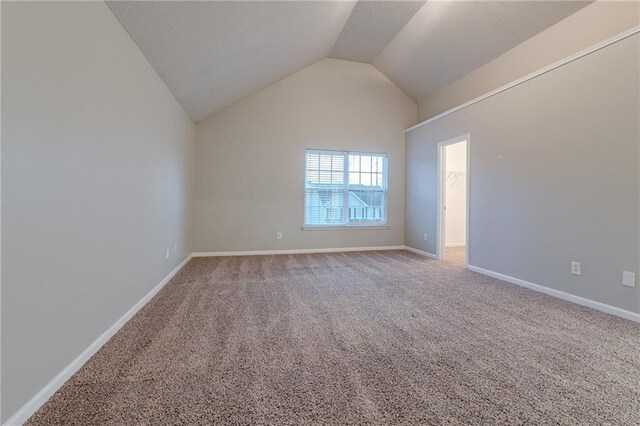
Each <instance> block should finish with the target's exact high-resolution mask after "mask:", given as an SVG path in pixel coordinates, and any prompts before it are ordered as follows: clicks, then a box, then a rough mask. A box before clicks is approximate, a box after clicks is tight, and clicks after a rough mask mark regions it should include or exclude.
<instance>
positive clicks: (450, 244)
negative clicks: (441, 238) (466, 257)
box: [444, 243, 466, 247]
mask: <svg viewBox="0 0 640 426" xmlns="http://www.w3.org/2000/svg"><path fill="white" fill-rule="evenodd" d="M444 246H445V247H464V246H466V244H465V243H448V244H445V245H444Z"/></svg>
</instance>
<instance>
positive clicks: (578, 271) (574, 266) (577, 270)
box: [571, 262, 582, 275]
mask: <svg viewBox="0 0 640 426" xmlns="http://www.w3.org/2000/svg"><path fill="white" fill-rule="evenodd" d="M571 274H572V275H582V266H581V265H580V262H571Z"/></svg>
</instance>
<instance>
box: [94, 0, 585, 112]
mask: <svg viewBox="0 0 640 426" xmlns="http://www.w3.org/2000/svg"><path fill="white" fill-rule="evenodd" d="M589 3H590V2H589V1H452V0H449V1H441V0H440V1H435V0H431V1H428V2H426V4H425V2H424V1H360V2H358V3H357V4H356V2H355V1H201V2H191V1H184V2H183V1H108V2H107V4H108V5H109V7H110V8H111V10H112V11H113V13H114V15H115V16H116V17H117V18H118V20H119V21H120V23H121V24H122V26H123V27H124V29H125V30H126V31H127V32H128V33H129V35H130V36H131V38H132V39H133V41H134V42H135V43H136V44H137V45H138V47H139V48H140V50H141V51H142V53H143V54H144V55H145V56H146V57H147V59H148V60H149V62H150V63H151V65H152V66H153V67H154V68H155V70H156V71H157V72H158V74H159V75H160V77H161V78H162V79H163V80H164V82H165V83H166V84H167V87H168V88H169V89H170V90H171V91H172V92H173V94H174V95H175V97H176V99H177V100H178V102H180V104H181V105H182V106H183V108H184V109H185V110H186V111H187V113H189V115H190V116H191V119H192V120H193V121H194V122H197V121H199V120H201V119H203V118H206V117H208V116H209V115H211V114H213V113H215V112H217V111H220V110H221V109H223V108H225V107H227V106H229V105H231V104H233V103H235V102H237V101H239V100H241V99H243V98H245V97H247V96H249V95H251V94H252V93H255V92H257V91H259V90H261V89H263V88H265V87H267V86H269V85H270V84H272V83H275V82H277V81H279V80H281V79H283V78H285V77H288V76H289V75H291V74H293V73H295V72H296V71H299V70H301V69H303V68H305V67H306V66H308V65H311V64H312V63H314V62H316V61H318V60H320V59H323V58H325V57H327V56H329V55H330V56H331V57H334V58H339V59H346V60H351V61H358V62H367V63H373V65H374V66H375V67H377V68H378V69H379V70H380V71H382V72H383V73H384V74H385V75H386V76H387V77H388V78H389V79H390V80H391V81H393V82H394V83H395V84H396V85H397V86H398V87H400V88H401V89H402V90H404V92H405V93H407V94H408V95H409V96H410V97H412V98H413V99H414V100H415V101H421V100H423V99H424V98H426V97H427V96H429V95H430V94H432V93H434V92H435V91H437V90H438V89H440V88H442V87H444V86H446V85H447V84H449V83H452V82H453V81H455V80H457V79H459V78H461V77H463V76H465V75H466V74H468V73H470V72H471V71H473V70H474V69H476V68H478V67H480V66H482V65H484V64H485V63H487V62H489V61H491V60H492V59H494V58H495V57H497V56H499V55H501V54H502V53H504V52H506V51H507V50H509V49H511V48H513V47H515V46H516V45H518V44H519V43H521V42H523V41H524V40H526V39H528V38H530V37H532V36H534V35H536V34H537V33H539V32H541V31H543V30H544V29H546V28H548V27H550V26H551V25H553V24H555V23H557V22H558V21H560V20H562V19H564V18H566V17H567V16H569V15H571V14H572V13H574V12H576V11H577V10H579V9H580V8H582V7H584V6H586V5H587V4H589Z"/></svg>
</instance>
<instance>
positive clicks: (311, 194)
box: [304, 150, 387, 227]
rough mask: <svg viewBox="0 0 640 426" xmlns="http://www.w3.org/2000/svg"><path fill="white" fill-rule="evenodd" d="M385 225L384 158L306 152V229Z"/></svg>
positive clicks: (383, 156) (366, 155) (385, 173)
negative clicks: (307, 227)
mask: <svg viewBox="0 0 640 426" xmlns="http://www.w3.org/2000/svg"><path fill="white" fill-rule="evenodd" d="M386 223H387V155H386V154H376V153H364V152H347V151H318V150H307V154H306V158H305V199H304V224H305V226H309V227H323V226H324V227H327V226H328V227H332V226H367V225H368V226H379V225H386Z"/></svg>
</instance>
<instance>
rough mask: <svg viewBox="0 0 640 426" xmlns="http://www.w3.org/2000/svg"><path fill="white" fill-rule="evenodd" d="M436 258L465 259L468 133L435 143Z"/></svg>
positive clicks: (466, 242)
mask: <svg viewBox="0 0 640 426" xmlns="http://www.w3.org/2000/svg"><path fill="white" fill-rule="evenodd" d="M438 152H439V155H438V166H439V169H440V173H439V177H440V184H439V190H440V191H439V193H440V196H439V208H438V215H439V218H438V258H440V259H445V260H447V261H451V262H455V263H460V264H462V265H465V266H466V265H467V264H468V262H469V135H465V136H461V137H458V138H455V139H451V140H448V141H445V142H442V143H440V144H438Z"/></svg>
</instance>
